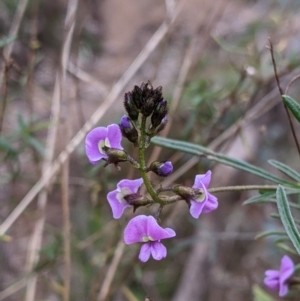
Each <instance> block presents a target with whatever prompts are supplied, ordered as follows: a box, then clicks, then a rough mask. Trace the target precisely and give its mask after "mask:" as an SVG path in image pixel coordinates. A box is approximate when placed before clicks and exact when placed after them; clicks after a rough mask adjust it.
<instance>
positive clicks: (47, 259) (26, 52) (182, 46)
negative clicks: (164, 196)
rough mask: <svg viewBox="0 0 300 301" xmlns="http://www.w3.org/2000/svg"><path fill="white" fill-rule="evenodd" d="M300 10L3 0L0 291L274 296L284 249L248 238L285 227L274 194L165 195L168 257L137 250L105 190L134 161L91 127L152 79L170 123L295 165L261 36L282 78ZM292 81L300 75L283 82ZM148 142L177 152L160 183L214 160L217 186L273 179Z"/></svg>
mask: <svg viewBox="0 0 300 301" xmlns="http://www.w3.org/2000/svg"><path fill="white" fill-rule="evenodd" d="M299 12H300V2H299V1H298V0H186V1H180V0H178V1H175V0H166V1H163V0H139V1H138V0H103V1H95V0H59V1H58V0H57V1H43V0H2V1H1V2H0V48H1V58H0V64H1V70H0V100H1V102H0V134H1V136H0V157H1V166H0V223H1V226H0V234H1V236H0V267H1V268H0V300H9V301H19V300H25V301H34V300H47V301H56V300H57V301H58V300H64V301H67V300H74V301H77V300H78V301H79V300H81V301H82V300H89V301H94V300H95V301H96V300H97V301H103V300H113V301H116V300H118V301H125V300H129V301H136V300H145V298H146V296H149V297H150V298H151V300H152V301H167V300H172V301H183V300H189V301H196V300H207V301H217V300H224V301H229V300H230V301H240V300H243V301H250V300H251V301H252V300H255V301H274V300H279V297H278V296H277V294H276V293H270V292H269V291H267V290H266V289H265V287H264V286H263V277H264V271H265V270H266V269H277V268H278V267H279V264H280V258H281V256H282V255H283V254H284V253H283V252H282V251H280V250H279V249H278V248H276V246H275V245H274V240H272V239H265V240H258V241H255V240H254V237H255V236H256V235H257V234H258V233H259V232H261V231H265V230H271V229H277V228H280V222H279V221H278V220H276V219H271V218H270V216H269V215H270V213H273V212H276V208H275V207H274V205H273V206H272V205H264V206H258V205H248V206H242V203H243V201H245V200H246V199H247V198H249V197H251V196H253V195H255V192H251V193H250V192H247V193H219V194H218V195H217V197H218V199H219V209H218V210H217V211H215V212H213V213H211V214H209V215H201V217H200V218H199V220H195V219H193V218H192V217H191V216H190V215H189V212H188V208H187V206H186V204H184V203H183V202H182V203H179V204H176V205H174V206H170V208H166V210H164V212H163V214H162V216H161V220H162V226H163V227H171V228H173V229H175V231H176V233H177V236H176V238H174V239H171V240H169V241H166V246H167V248H168V256H167V258H166V259H164V260H162V261H159V262H156V261H154V260H152V259H151V260H149V261H148V262H147V263H145V264H144V263H141V262H139V261H138V258H137V254H138V251H139V246H135V245H131V246H124V243H123V237H122V233H123V229H124V227H125V226H126V224H127V222H128V220H129V219H130V218H131V217H132V216H133V213H132V212H131V210H128V211H126V214H125V217H124V216H123V218H122V219H120V220H113V218H112V215H111V209H110V207H109V205H108V203H107V200H106V194H107V193H108V192H109V191H111V190H113V189H115V186H116V183H117V182H118V181H120V180H121V179H123V178H129V179H130V178H136V177H138V173H137V172H136V170H133V169H132V168H131V167H130V166H129V164H126V163H125V164H122V165H121V167H122V170H121V171H118V170H116V169H115V168H114V167H113V166H109V167H106V168H103V164H102V163H101V164H99V165H97V166H92V165H91V164H89V162H88V160H87V158H86V156H85V153H84V138H85V135H86V133H87V131H89V130H90V129H91V128H93V127H95V126H107V125H108V124H111V123H118V122H119V120H120V118H121V116H122V115H123V114H124V113H125V111H124V109H123V95H124V93H125V92H127V91H130V90H131V89H132V88H133V86H134V85H139V84H140V83H141V82H142V81H148V80H150V81H151V82H152V84H153V86H154V87H157V86H160V85H161V86H163V93H164V97H165V99H167V100H168V102H169V107H170V118H169V126H168V127H167V128H166V129H165V131H164V132H162V133H161V135H163V136H168V137H171V138H175V139H181V140H185V141H190V142H194V143H199V144H201V145H205V146H208V147H211V148H212V149H214V150H215V151H221V152H223V153H226V154H228V155H230V156H233V157H235V158H239V159H242V160H247V161H250V162H252V163H253V164H255V165H257V166H261V167H264V168H266V169H268V170H271V171H272V172H275V173H276V171H275V170H274V168H272V167H271V166H270V165H269V164H268V163H267V160H268V159H276V160H279V161H282V162H284V163H286V164H289V165H290V166H291V167H293V168H295V169H298V170H299V168H298V167H299V164H298V161H299V158H298V154H297V151H296V147H295V145H294V141H293V138H292V136H291V134H290V128H289V126H288V119H287V117H286V113H285V111H284V108H283V105H282V103H281V98H280V96H279V92H278V88H277V86H276V81H275V79H274V71H273V66H272V61H271V56H270V51H269V50H268V49H267V48H266V46H267V45H269V40H268V38H270V39H271V41H272V43H273V47H274V54H275V59H276V63H277V68H278V74H279V77H280V82H281V85H282V87H283V89H285V88H286V87H287V85H288V83H289V82H290V80H291V79H292V78H293V77H295V76H297V75H298V74H299V72H300V68H299V65H300V56H299V49H300V32H299V28H300V18H299ZM299 90H300V86H299V81H298V82H297V81H296V82H295V83H294V84H293V85H292V86H291V87H290V89H289V95H291V96H292V97H294V98H295V99H296V100H297V99H299V97H298V95H299ZM297 130H298V132H299V128H297ZM123 146H124V148H125V149H126V150H128V152H129V153H131V155H132V156H133V157H137V152H136V150H135V149H133V148H132V146H131V145H130V144H129V143H128V142H127V141H124V142H123ZM148 156H149V157H148V158H149V162H151V161H153V160H156V159H157V160H166V159H168V160H169V159H170V158H171V160H172V162H174V171H175V172H174V174H173V175H172V176H171V177H170V178H167V179H166V180H165V181H164V182H163V184H164V185H169V184H170V183H182V184H185V185H192V184H193V181H194V177H195V175H196V174H201V173H205V172H206V170H207V169H212V171H213V180H212V183H211V187H219V186H226V185H241V184H265V183H264V181H262V180H261V179H259V178H256V177H254V176H249V175H248V174H246V173H244V172H238V171H236V170H233V169H232V168H228V167H224V166H221V165H214V164H213V163H212V162H210V161H208V160H207V159H205V158H192V157H191V156H190V155H186V154H182V153H177V152H174V151H170V150H163V149H159V148H156V147H153V146H151V147H150V148H149V151H148ZM43 175H44V176H43ZM151 180H152V181H153V183H154V184H160V183H161V182H162V180H161V179H159V178H158V177H155V176H153V177H152V178H151ZM154 211H155V210H154V209H153V208H145V209H143V208H142V209H138V210H137V213H135V214H142V213H146V212H147V214H150V213H151V212H152V213H153V212H154ZM287 299H288V300H299V296H298V297H297V296H296V295H293V294H291V296H289V297H288V298H287Z"/></svg>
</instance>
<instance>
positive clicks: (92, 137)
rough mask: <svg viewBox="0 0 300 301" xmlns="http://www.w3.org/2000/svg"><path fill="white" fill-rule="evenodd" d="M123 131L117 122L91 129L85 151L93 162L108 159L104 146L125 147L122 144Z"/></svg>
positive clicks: (86, 140)
mask: <svg viewBox="0 0 300 301" xmlns="http://www.w3.org/2000/svg"><path fill="white" fill-rule="evenodd" d="M121 140H122V133H121V131H120V128H119V126H118V125H117V124H111V125H109V126H108V127H107V128H106V127H97V128H95V129H93V130H91V131H90V132H89V133H88V134H87V136H86V138H85V152H86V155H87V157H88V159H89V160H90V162H91V163H92V164H97V163H98V162H99V161H100V160H102V159H103V160H107V159H108V157H107V154H106V152H105V149H104V147H109V148H116V149H121V150H122V149H123V147H122V146H121Z"/></svg>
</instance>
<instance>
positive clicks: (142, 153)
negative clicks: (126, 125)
mask: <svg viewBox="0 0 300 301" xmlns="http://www.w3.org/2000/svg"><path fill="white" fill-rule="evenodd" d="M146 120H147V117H145V116H143V117H142V123H141V139H140V145H139V160H140V173H141V176H142V178H143V180H144V184H145V186H146V188H147V191H148V192H149V194H150V196H151V197H152V199H153V201H154V202H155V203H159V204H161V205H162V201H161V200H160V198H159V197H158V195H157V194H156V192H155V190H154V188H153V186H152V185H151V183H150V181H149V178H148V176H147V171H146V170H147V167H146V162H145V149H146V147H145V145H146V138H147V135H146Z"/></svg>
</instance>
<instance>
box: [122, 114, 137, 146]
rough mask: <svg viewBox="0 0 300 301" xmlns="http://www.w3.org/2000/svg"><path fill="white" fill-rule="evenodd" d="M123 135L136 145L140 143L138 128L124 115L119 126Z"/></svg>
mask: <svg viewBox="0 0 300 301" xmlns="http://www.w3.org/2000/svg"><path fill="white" fill-rule="evenodd" d="M119 127H120V130H121V132H122V135H123V136H124V137H125V138H127V139H128V140H129V141H130V142H132V143H134V144H135V145H136V144H137V143H138V139H139V134H138V132H137V130H136V128H135V127H134V126H133V125H132V123H131V120H130V119H129V117H128V116H126V115H124V116H123V117H122V118H121V121H120V124H119Z"/></svg>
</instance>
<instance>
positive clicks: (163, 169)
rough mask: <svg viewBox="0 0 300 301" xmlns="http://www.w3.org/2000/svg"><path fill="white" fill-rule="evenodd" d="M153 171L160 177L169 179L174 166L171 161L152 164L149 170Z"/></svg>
mask: <svg viewBox="0 0 300 301" xmlns="http://www.w3.org/2000/svg"><path fill="white" fill-rule="evenodd" d="M149 169H150V170H151V171H153V172H154V173H156V174H157V175H158V176H161V177H167V176H168V175H170V174H171V173H172V171H173V165H172V162H171V161H165V162H158V161H155V162H152V163H151V165H150V168H149Z"/></svg>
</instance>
